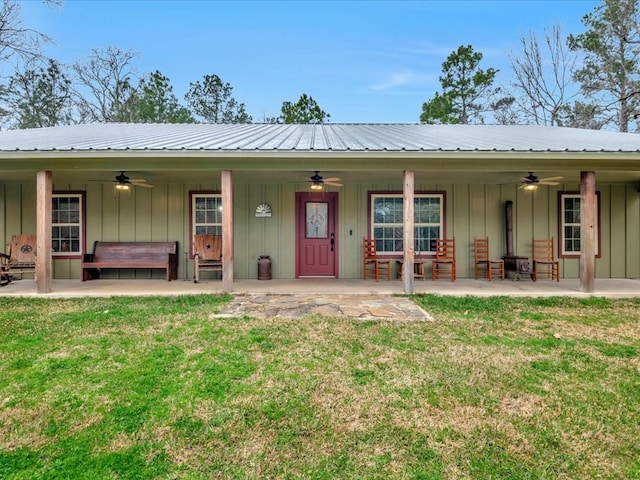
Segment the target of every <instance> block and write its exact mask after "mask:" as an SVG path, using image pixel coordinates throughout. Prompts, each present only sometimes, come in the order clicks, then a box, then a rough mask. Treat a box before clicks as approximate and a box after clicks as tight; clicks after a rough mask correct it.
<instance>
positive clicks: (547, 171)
mask: <svg viewBox="0 0 640 480" xmlns="http://www.w3.org/2000/svg"><path fill="white" fill-rule="evenodd" d="M126 167H127V165H126V164H125V165H119V167H117V168H113V169H104V170H81V171H79V170H55V169H54V170H53V182H54V185H61V184H69V185H82V184H86V183H90V182H104V183H106V184H108V183H111V182H112V181H113V179H114V177H115V175H116V174H117V173H118V172H119V170H120V169H121V168H125V169H126ZM314 170H319V171H320V174H321V175H322V176H324V177H334V176H337V177H340V178H341V179H342V183H343V184H344V185H345V186H348V185H349V184H356V183H370V184H377V185H381V186H384V185H392V184H401V183H402V180H403V168H402V167H401V166H398V168H397V169H396V170H394V169H389V168H388V167H385V169H382V170H380V169H376V167H374V166H372V167H371V168H368V169H362V170H354V169H348V170H347V169H341V168H323V165H322V162H318V163H317V164H313V166H310V167H309V168H308V169H305V168H304V167H302V168H291V169H288V170H258V169H256V170H250V171H248V170H232V171H233V179H234V182H241V183H273V184H282V183H285V184H299V185H300V187H301V188H302V187H304V186H305V185H306V184H307V179H308V178H309V176H311V175H313V172H314ZM36 171H37V170H35V169H34V170H31V169H30V170H22V171H15V170H14V171H2V170H1V169H0V182H35V174H36ZM220 171H221V170H220V169H215V168H212V169H210V170H205V171H203V170H201V169H182V170H180V171H175V170H173V169H172V170H162V169H154V168H148V169H137V170H126V172H127V175H128V176H129V177H131V178H139V177H141V178H145V179H147V180H148V181H149V182H151V183H154V184H172V183H184V184H218V183H219V182H220ZM529 171H534V172H535V174H536V175H537V176H538V177H540V178H544V177H552V176H562V177H564V179H563V180H562V182H561V183H562V184H578V183H579V182H580V170H576V169H567V168H556V169H552V168H548V167H547V168H536V167H535V166H531V167H523V168H518V167H517V166H516V167H510V168H509V169H508V170H507V169H504V170H494V169H491V168H485V169H483V170H481V171H476V170H473V169H461V170H460V171H455V172H454V171H436V170H415V182H416V184H417V185H420V184H428V185H434V184H437V185H447V184H480V185H509V184H517V183H519V178H521V177H523V176H525V175H527V172H529ZM595 172H596V182H598V183H603V184H604V183H607V184H608V183H619V184H639V185H640V170H629V171H626V170H616V171H612V170H601V169H595Z"/></svg>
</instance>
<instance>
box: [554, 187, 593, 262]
mask: <svg viewBox="0 0 640 480" xmlns="http://www.w3.org/2000/svg"><path fill="white" fill-rule="evenodd" d="M568 198H571V199H574V200H575V199H577V200H578V201H579V200H580V193H577V192H558V239H559V241H558V256H559V257H564V258H567V257H568V258H571V257H579V256H580V250H568V249H567V248H566V245H565V243H566V242H565V240H566V234H565V228H566V227H574V228H575V227H577V231H578V237H577V239H578V240H580V236H579V232H580V218H578V222H567V221H566V215H565V214H566V210H565V205H564V204H565V199H568ZM578 204H579V202H578ZM578 208H580V207H579V205H578ZM594 223H595V225H594V228H595V236H596V241H595V255H596V257H600V192H596V221H595V222H594Z"/></svg>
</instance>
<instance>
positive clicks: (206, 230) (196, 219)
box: [191, 193, 222, 235]
mask: <svg viewBox="0 0 640 480" xmlns="http://www.w3.org/2000/svg"><path fill="white" fill-rule="evenodd" d="M191 202H192V205H193V212H192V218H191V222H192V231H193V232H194V234H198V235H202V234H207V235H221V234H222V197H221V196H220V195H219V194H215V193H208V194H204V193H203V194H192V200H191Z"/></svg>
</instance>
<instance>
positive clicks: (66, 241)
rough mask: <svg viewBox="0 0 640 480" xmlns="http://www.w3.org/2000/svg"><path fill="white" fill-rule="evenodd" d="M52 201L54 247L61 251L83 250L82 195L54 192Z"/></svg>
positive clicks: (76, 251)
mask: <svg viewBox="0 0 640 480" xmlns="http://www.w3.org/2000/svg"><path fill="white" fill-rule="evenodd" d="M51 201H52V212H51V213H52V215H51V220H52V228H51V237H52V245H51V247H52V249H53V251H54V252H61V253H81V251H82V243H83V242H82V238H81V237H82V221H83V218H82V196H81V195H78V194H69V195H63V194H54V196H53V197H52V199H51Z"/></svg>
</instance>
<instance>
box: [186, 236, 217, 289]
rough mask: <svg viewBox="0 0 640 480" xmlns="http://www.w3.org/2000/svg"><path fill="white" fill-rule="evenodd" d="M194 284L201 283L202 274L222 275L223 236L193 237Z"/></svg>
mask: <svg viewBox="0 0 640 480" xmlns="http://www.w3.org/2000/svg"><path fill="white" fill-rule="evenodd" d="M193 266H194V268H193V282H194V283H198V282H199V281H200V272H201V271H209V272H221V273H222V235H206V234H196V235H194V236H193Z"/></svg>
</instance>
